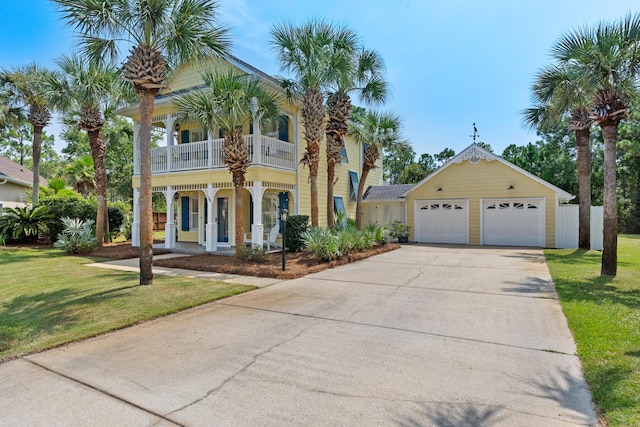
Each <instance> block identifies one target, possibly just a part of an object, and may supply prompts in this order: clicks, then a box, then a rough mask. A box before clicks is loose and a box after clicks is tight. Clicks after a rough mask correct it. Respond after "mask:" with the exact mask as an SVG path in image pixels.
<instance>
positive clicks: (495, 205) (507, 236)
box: [482, 199, 545, 246]
mask: <svg viewBox="0 0 640 427" xmlns="http://www.w3.org/2000/svg"><path fill="white" fill-rule="evenodd" d="M482 210H483V212H482V213H483V215H482V221H483V225H482V227H483V228H482V231H483V244H485V245H506V246H545V233H544V200H543V199H525V200H515V199H505V200H484V201H483V202H482Z"/></svg>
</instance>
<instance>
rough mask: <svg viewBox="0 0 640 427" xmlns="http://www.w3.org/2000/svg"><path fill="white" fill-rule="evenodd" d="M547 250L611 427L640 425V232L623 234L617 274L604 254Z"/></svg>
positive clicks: (589, 378)
mask: <svg viewBox="0 0 640 427" xmlns="http://www.w3.org/2000/svg"><path fill="white" fill-rule="evenodd" d="M545 253H546V256H547V262H548V264H549V269H550V270H551V275H552V276H553V281H554V282H555V284H556V287H557V289H558V294H559V296H560V302H561V304H562V308H563V310H564V313H565V315H566V316H567V319H568V321H569V327H570V328H571V330H572V331H573V335H574V337H575V340H576V344H577V346H578V354H579V356H580V358H581V359H582V363H583V365H584V370H585V374H586V377H587V381H588V382H589V385H590V386H591V391H592V393H593V397H594V400H595V401H596V403H597V404H598V405H599V406H600V409H601V410H602V412H603V414H604V416H605V418H606V419H607V422H608V423H609V425H610V426H640V236H638V235H621V236H619V238H618V275H617V276H616V277H615V278H605V277H600V275H599V274H600V259H601V254H600V252H596V251H589V252H585V251H582V250H575V249H572V250H546V251H545Z"/></svg>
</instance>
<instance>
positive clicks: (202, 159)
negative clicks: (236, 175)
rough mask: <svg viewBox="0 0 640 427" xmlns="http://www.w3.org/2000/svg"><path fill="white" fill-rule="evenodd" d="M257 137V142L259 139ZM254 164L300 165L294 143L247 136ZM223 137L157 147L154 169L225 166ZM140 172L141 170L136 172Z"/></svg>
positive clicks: (198, 168)
mask: <svg viewBox="0 0 640 427" xmlns="http://www.w3.org/2000/svg"><path fill="white" fill-rule="evenodd" d="M256 139H258V141H256ZM244 141H245V143H246V144H247V148H248V149H249V161H250V162H251V165H252V166H256V165H261V166H270V167H274V168H277V169H285V170H295V169H296V165H297V159H296V150H295V145H294V144H292V143H290V142H285V141H281V140H279V139H276V138H272V137H270V136H266V135H259V136H258V135H245V136H244ZM223 142H224V139H223V138H219V139H209V140H205V141H197V142H189V143H184V144H178V145H169V146H166V147H158V148H154V149H152V150H151V172H152V173H168V172H178V171H190V170H202V169H223V168H226V167H227V166H226V165H225V163H224V158H223V151H222V144H223ZM136 173H139V171H136Z"/></svg>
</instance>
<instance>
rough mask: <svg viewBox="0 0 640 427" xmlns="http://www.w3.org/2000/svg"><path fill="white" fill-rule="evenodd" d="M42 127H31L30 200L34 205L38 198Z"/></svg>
mask: <svg viewBox="0 0 640 427" xmlns="http://www.w3.org/2000/svg"><path fill="white" fill-rule="evenodd" d="M43 128H44V127H43V126H37V125H33V193H32V196H31V200H32V202H33V204H34V205H37V204H38V199H39V198H40V197H39V196H40V153H41V152H42V129H43Z"/></svg>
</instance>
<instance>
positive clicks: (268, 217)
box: [262, 193, 278, 231]
mask: <svg viewBox="0 0 640 427" xmlns="http://www.w3.org/2000/svg"><path fill="white" fill-rule="evenodd" d="M277 224H278V194H276V193H264V195H263V196H262V226H263V227H264V230H265V231H271V229H272V228H273V227H275V226H276V225H277Z"/></svg>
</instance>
